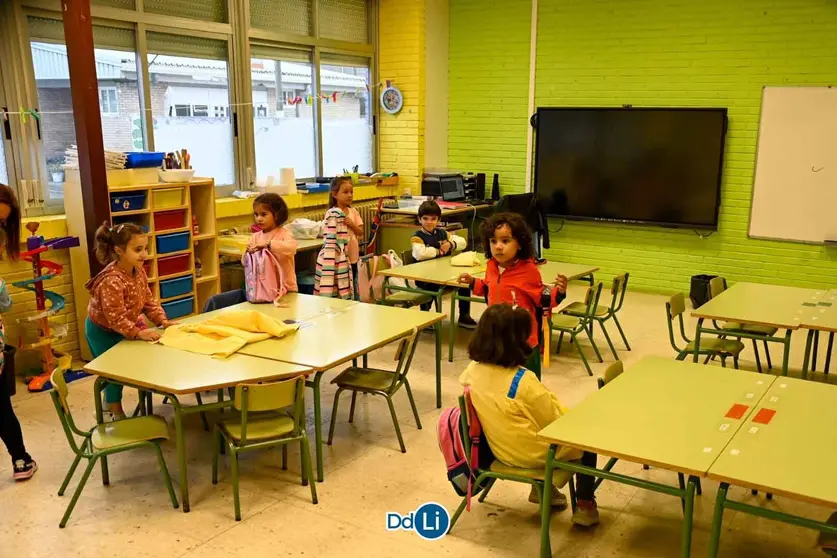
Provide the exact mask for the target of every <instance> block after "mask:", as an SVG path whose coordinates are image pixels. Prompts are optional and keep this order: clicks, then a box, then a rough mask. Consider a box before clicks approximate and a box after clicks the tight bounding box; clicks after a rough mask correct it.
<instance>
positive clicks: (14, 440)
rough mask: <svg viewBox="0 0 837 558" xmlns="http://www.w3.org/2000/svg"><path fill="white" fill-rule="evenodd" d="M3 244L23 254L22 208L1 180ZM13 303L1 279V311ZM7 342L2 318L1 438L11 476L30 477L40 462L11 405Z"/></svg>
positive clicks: (13, 252)
mask: <svg viewBox="0 0 837 558" xmlns="http://www.w3.org/2000/svg"><path fill="white" fill-rule="evenodd" d="M0 236H1V237H2V238H0V244H2V246H3V248H4V249H5V252H6V255H8V256H9V258H11V259H12V260H17V258H18V256H19V255H20V208H19V206H18V203H17V198H16V197H15V194H14V192H13V191H12V189H11V188H9V187H8V186H6V185H5V184H0ZM11 307H12V299H11V297H10V296H9V289H8V287H7V286H6V282H5V281H2V280H0V312H8V311H9V310H10V309H11ZM5 345H6V330H5V328H4V327H3V322H2V320H0V438H2V439H3V443H4V444H6V449H7V450H8V451H9V454H10V455H11V456H12V467H13V469H14V471H13V473H12V476H13V477H14V479H15V480H16V481H23V480H27V479H29V478H31V477H32V475H34V474H35V471H37V470H38V464H37V463H35V460H34V459H32V456H31V455H29V454H28V453H26V446H24V445H23V432H22V431H21V429H20V422H19V421H18V420H17V416H16V415H15V409H14V407H12V393H11V392H12V389H10V388H9V386H12V387H14V381H15V379H14V378H10V377H7V376H3V374H4V373H5V374H7V375H8V374H11V373H12V371H11V370H8V371H4V368H5V367H4V366H3V364H4V362H3V351H2V349H3V348H4V347H5Z"/></svg>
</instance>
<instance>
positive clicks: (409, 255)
mask: <svg viewBox="0 0 837 558" xmlns="http://www.w3.org/2000/svg"><path fill="white" fill-rule="evenodd" d="M401 261H402V262H404V265H410V264H414V263H416V259H415V258H414V257H413V251H412V250H404V251H402V252H401Z"/></svg>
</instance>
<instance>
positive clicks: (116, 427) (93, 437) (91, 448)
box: [50, 370, 178, 528]
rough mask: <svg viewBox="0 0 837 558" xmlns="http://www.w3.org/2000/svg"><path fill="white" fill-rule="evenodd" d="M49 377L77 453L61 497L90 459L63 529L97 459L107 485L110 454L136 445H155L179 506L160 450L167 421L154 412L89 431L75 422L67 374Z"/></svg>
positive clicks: (74, 451) (128, 449) (165, 478)
mask: <svg viewBox="0 0 837 558" xmlns="http://www.w3.org/2000/svg"><path fill="white" fill-rule="evenodd" d="M50 380H51V381H52V386H53V388H54V389H53V390H52V391H51V392H50V395H52V402H53V404H55V410H56V411H57V412H58V418H59V419H60V420H61V426H63V427H64V434H66V435H67V441H68V442H69V443H70V449H72V450H73V453H74V454H76V458H75V459H74V460H73V464H72V465H70V470H69V471H67V476H66V477H64V482H62V483H61V488H59V489H58V495H59V496H63V495H64V491H65V490H67V485H68V484H70V479H71V478H73V474H74V473H75V472H76V468H77V467H78V464H79V462H81V460H82V459H87V460H88V463H87V467H86V468H85V469H84V475H82V477H81V481H79V483H78V486H77V487H76V491H75V493H74V494H73V499H72V500H70V505H68V506H67V511H65V512H64V517H63V518H62V519H61V523H59V524H58V526H59V527H62V528H63V527H64V526H66V525H67V521H68V520H69V519H70V514H71V513H73V508H75V506H76V502H78V498H79V496H81V491H82V490H84V485H85V484H87V479H88V478H89V477H90V473H91V472H92V471H93V467H94V466H95V465H96V461H97V460H99V459H102V483H103V484H105V485H107V484H109V483H110V481H109V478H108V472H107V461H106V459H107V456H108V455H111V454H114V453H122V452H124V451H130V450H133V449H137V448H144V447H149V448H153V449H154V451H155V452H156V453H157V462H158V463H159V464H160V471H162V473H163V481H164V483H165V485H166V488H167V489H168V491H169V496H170V497H171V505H172V506H174V507H175V508H177V507H178V503H177V496H175V495H174V488H173V487H172V485H171V477H170V476H169V469H168V467H166V462H165V460H164V459H163V452H162V451H160V442H161V441H163V440H168V438H169V430H168V426H167V425H166V421H164V420H163V419H162V418H160V417H158V416H155V415H147V416H142V417H136V418H128V419H125V420H120V421H116V422H110V423H107V424H99V425H96V426H94V427H93V428H91V429H90V430H88V431H84V430H80V429H79V428H78V427H77V426H76V423H75V421H73V415H72V413H71V412H70V404H69V403H68V402H67V396H68V395H69V390H68V389H67V382H66V381H65V380H64V373H63V372H61V371H60V370H56V371H55V372H53V373H52V377H51V379H50ZM76 436H81V437H82V438H83V441H82V442H81V445H79V444H78V443H77V442H76Z"/></svg>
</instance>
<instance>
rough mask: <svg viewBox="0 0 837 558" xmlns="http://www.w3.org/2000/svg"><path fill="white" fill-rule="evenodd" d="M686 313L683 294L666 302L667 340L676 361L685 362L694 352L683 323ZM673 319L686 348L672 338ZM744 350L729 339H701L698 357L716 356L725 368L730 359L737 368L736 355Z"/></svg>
mask: <svg viewBox="0 0 837 558" xmlns="http://www.w3.org/2000/svg"><path fill="white" fill-rule="evenodd" d="M685 312H686V300H685V299H684V297H683V293H677V294H676V295H674V296H673V297H671V298H670V299H669V301H668V302H666V315H667V316H668V338H669V342H670V343H671V346H672V348H673V349H674V350H675V351H677V360H685V359H686V357H688V356H689V355H693V354H694V352H695V343H694V341H690V340H689V338H688V337H687V336H686V327H685V324H684V323H683V314H684V313H685ZM675 318H676V319H677V320H678V322H679V323H680V336H681V338H682V340H683V341H685V342H686V348H685V349H681V348H680V347H678V346H677V340H676V339H675V336H674V324H673V322H674V320H675ZM743 350H744V344H743V343H742V342H741V341H733V340H730V339H721V338H718V337H703V338H701V340H700V349H699V351H698V355H702V356H707V357H712V356H717V357H720V359H721V366H724V367H726V365H727V358H729V357H732V361H733V365H734V367H735V368H738V355H739V354H741V351H743Z"/></svg>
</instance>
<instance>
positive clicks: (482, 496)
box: [478, 477, 497, 504]
mask: <svg viewBox="0 0 837 558" xmlns="http://www.w3.org/2000/svg"><path fill="white" fill-rule="evenodd" d="M496 480H497V479H495V478H493V477H492V478H490V479H488V484H486V485H485V489H483V491H482V494H480V497H479V499H478V501H479V503H480V504H482V503H483V502H485V499H486V498H488V493H489V492H491V489H492V488H493V487H494V482H495V481H496Z"/></svg>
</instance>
